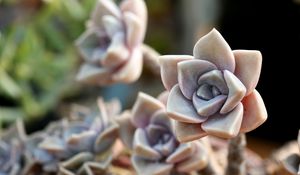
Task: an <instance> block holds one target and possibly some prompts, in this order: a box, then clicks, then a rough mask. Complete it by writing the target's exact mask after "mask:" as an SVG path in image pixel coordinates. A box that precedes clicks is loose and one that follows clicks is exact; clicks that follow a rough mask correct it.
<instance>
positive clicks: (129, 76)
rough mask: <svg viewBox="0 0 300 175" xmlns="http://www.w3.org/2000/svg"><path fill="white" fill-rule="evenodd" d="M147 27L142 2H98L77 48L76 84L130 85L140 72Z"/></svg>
mask: <svg viewBox="0 0 300 175" xmlns="http://www.w3.org/2000/svg"><path fill="white" fill-rule="evenodd" d="M146 24H147V9H146V5H145V2H144V0H123V1H122V2H121V4H120V6H119V7H118V6H117V5H116V4H115V3H114V2H113V1H112V0H98V3H97V5H96V7H95V9H94V11H93V13H92V15H91V18H90V20H89V22H88V25H87V29H86V32H84V33H83V34H82V35H81V36H80V38H79V39H78V40H77V42H76V45H77V47H78V49H79V52H80V53H81V55H82V57H83V58H84V61H85V63H84V64H83V65H82V67H81V70H80V72H79V73H78V75H77V79H78V80H79V81H82V82H85V83H90V84H98V85H101V86H104V85H110V84H114V83H130V82H133V81H135V80H137V79H138V78H139V77H140V74H141V72H142V64H143V56H142V50H141V45H142V42H143V40H144V36H145V30H146Z"/></svg>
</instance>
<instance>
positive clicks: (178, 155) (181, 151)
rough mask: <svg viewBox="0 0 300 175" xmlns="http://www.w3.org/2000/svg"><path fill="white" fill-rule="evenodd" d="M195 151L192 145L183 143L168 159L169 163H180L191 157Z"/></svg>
mask: <svg viewBox="0 0 300 175" xmlns="http://www.w3.org/2000/svg"><path fill="white" fill-rule="evenodd" d="M193 151H194V148H193V146H192V144H191V143H181V144H180V145H179V146H178V147H177V148H176V150H175V151H174V152H173V153H172V154H171V155H170V156H169V157H168V158H167V160H166V162H167V163H178V162H181V161H183V160H184V159H186V158H188V157H190V156H191V155H192V153H193Z"/></svg>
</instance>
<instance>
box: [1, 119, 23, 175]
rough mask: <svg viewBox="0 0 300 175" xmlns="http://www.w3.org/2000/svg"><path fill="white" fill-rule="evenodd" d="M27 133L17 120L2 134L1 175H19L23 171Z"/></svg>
mask: <svg viewBox="0 0 300 175" xmlns="http://www.w3.org/2000/svg"><path fill="white" fill-rule="evenodd" d="M24 141H25V131H24V126H23V123H22V122H21V121H20V120H17V121H16V123H15V124H14V125H13V126H11V127H10V128H9V129H8V130H7V131H6V132H4V133H0V175H18V174H20V172H21V170H22V165H21V164H22V162H21V161H22V153H23V151H24Z"/></svg>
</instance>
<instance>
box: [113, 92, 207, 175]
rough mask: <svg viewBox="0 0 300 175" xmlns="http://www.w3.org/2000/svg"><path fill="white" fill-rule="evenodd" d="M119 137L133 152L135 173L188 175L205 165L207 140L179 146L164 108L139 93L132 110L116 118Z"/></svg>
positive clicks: (162, 105) (132, 159) (153, 99)
mask: <svg viewBox="0 0 300 175" xmlns="http://www.w3.org/2000/svg"><path fill="white" fill-rule="evenodd" d="M117 120H118V123H119V125H120V130H119V131H120V132H119V133H120V137H121V139H122V140H123V142H124V144H125V145H126V146H127V147H128V148H130V149H131V150H132V157H131V161H132V164H133V167H134V169H135V170H136V171H137V173H138V174H145V175H151V174H155V175H159V174H174V173H189V172H192V171H197V170H201V169H203V168H204V167H205V166H206V165H207V164H208V156H209V154H208V152H209V150H208V146H207V144H208V143H207V140H206V139H203V140H196V141H193V142H190V143H180V142H179V141H178V140H177V139H176V137H175V133H174V132H173V127H174V126H173V124H174V123H173V122H172V120H171V119H170V118H169V117H168V116H167V113H166V111H165V105H164V104H163V103H162V102H161V101H159V100H157V99H155V98H153V97H151V96H149V95H147V94H144V93H139V94H138V97H137V99H136V101H135V104H134V105H133V107H132V111H126V112H124V113H123V114H122V116H120V117H119V118H118V119H117Z"/></svg>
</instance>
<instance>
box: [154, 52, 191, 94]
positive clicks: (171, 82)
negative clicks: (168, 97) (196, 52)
mask: <svg viewBox="0 0 300 175" xmlns="http://www.w3.org/2000/svg"><path fill="white" fill-rule="evenodd" d="M191 59H194V57H193V56H190V55H164V56H160V57H159V63H160V72H161V80H162V82H163V84H164V86H165V88H166V89H167V90H168V91H170V90H171V89H172V87H173V86H175V85H176V84H177V83H178V73H177V63H179V62H181V61H185V60H191Z"/></svg>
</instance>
